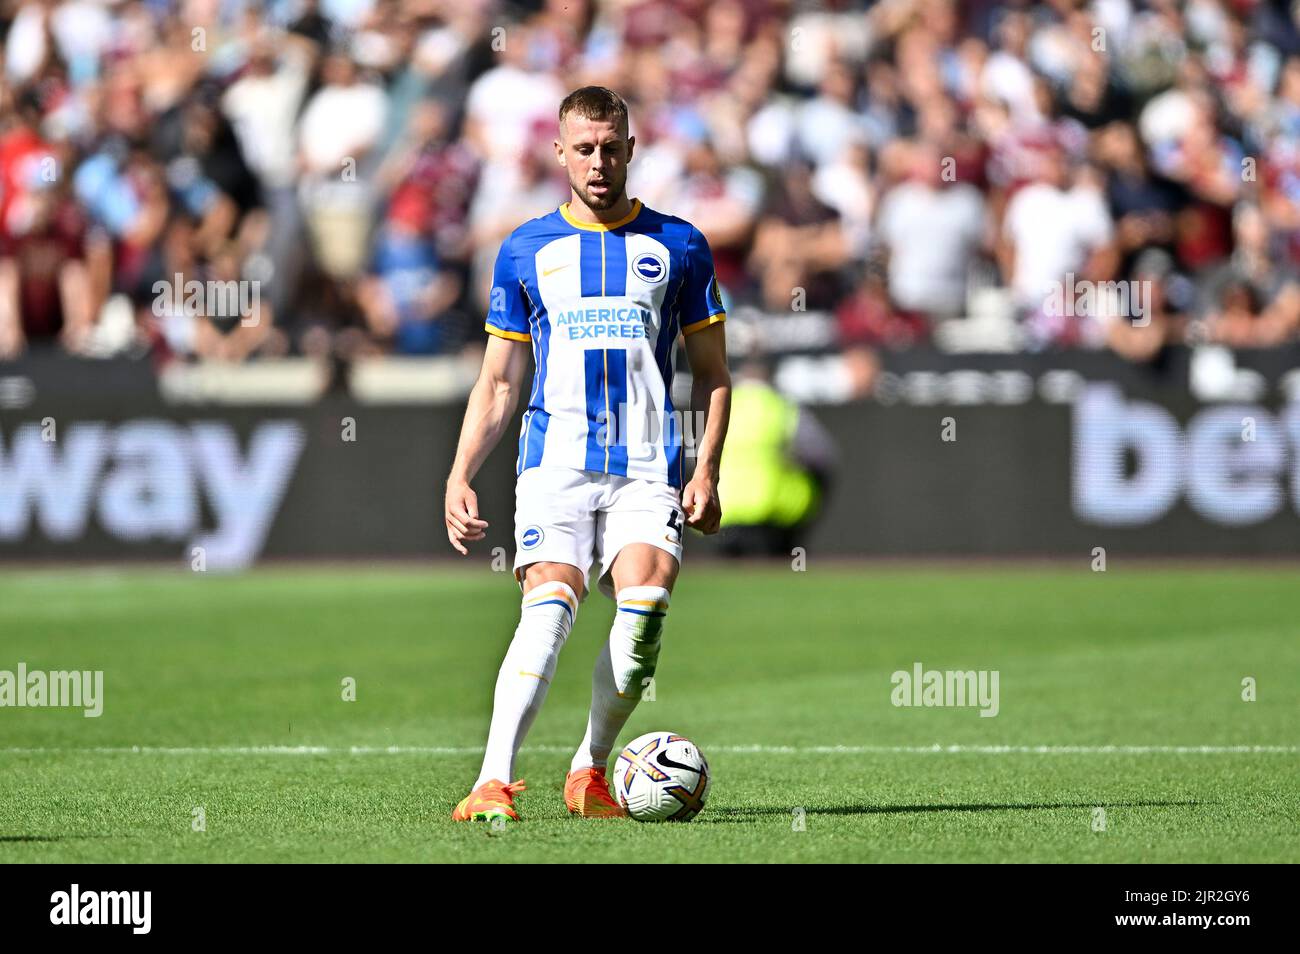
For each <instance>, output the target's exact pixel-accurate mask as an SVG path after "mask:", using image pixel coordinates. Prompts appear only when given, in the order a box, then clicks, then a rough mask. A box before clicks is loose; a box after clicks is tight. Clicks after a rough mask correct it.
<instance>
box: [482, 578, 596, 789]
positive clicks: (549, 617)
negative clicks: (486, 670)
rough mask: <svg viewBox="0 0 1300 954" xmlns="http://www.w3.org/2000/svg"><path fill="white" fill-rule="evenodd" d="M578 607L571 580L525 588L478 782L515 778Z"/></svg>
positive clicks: (499, 680)
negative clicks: (518, 758)
mask: <svg viewBox="0 0 1300 954" xmlns="http://www.w3.org/2000/svg"><path fill="white" fill-rule="evenodd" d="M577 611H578V597H577V596H576V595H574V592H573V589H572V588H571V587H570V586H569V585H568V584H567V583H561V582H559V581H558V580H557V581H554V582H551V583H543V584H541V585H540V586H535V587H533V588H532V589H531V590H529V591H528V592H527V593H525V594H524V598H523V607H522V609H521V610H520V611H519V626H518V628H517V629H516V630H515V638H514V639H512V640H511V641H510V648H509V649H507V650H506V658H505V659H504V660H502V662H501V669H500V671H499V672H498V673H497V687H496V693H495V695H494V696H493V699H492V727H491V728H490V729H489V730H488V741H487V752H485V753H484V755H483V768H482V770H481V771H480V772H479V776H478V781H477V782H475V783H474V787H475V788H478V787H479V786H480V785H482V784H483V783H484V782H486V781H488V780H490V779H497V780H498V781H501V782H506V783H509V782H511V781H513V780H514V772H515V756H516V755H518V754H519V746H521V745H523V742H524V736H526V735H527V734H528V730H529V728H531V727H532V724H533V719H535V718H536V717H537V713H538V712H539V711H541V708H542V703H543V702H544V701H545V700H546V690H547V688H548V687H549V686H550V684H551V678H552V677H553V676H554V675H555V664H556V661H557V660H558V659H559V657H560V650H561V649H562V648H563V647H564V641H565V640H566V639H567V638H568V636H569V630H571V629H572V628H573V620H574V617H575V616H576V615H577Z"/></svg>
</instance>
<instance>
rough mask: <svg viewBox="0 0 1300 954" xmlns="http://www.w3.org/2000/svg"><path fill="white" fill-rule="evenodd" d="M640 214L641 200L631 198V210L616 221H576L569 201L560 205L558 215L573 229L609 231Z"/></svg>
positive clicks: (618, 227)
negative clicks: (570, 209)
mask: <svg viewBox="0 0 1300 954" xmlns="http://www.w3.org/2000/svg"><path fill="white" fill-rule="evenodd" d="M640 214H641V200H640V199H633V200H632V211H631V212H629V213H628V214H627V215H625V216H623V218H621V219H619V220H618V221H617V222H608V223H606V222H579V221H578V220H577V219H575V218H574V217H573V215H572V214H571V213H570V212H569V203H567V202H566V203H564V205H562V206H560V215H562V216H564V221H566V222H568V223H569V224H570V225H572V226H573V227H574V228H575V229H584V230H585V231H588V232H610V231H613V230H614V229H621V228H622V227H623V226H625V225H627V224H628V223H629V222H631V221H632V220H633V219H635V218H636V217H637V216H638V215H640Z"/></svg>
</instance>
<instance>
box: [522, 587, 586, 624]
mask: <svg viewBox="0 0 1300 954" xmlns="http://www.w3.org/2000/svg"><path fill="white" fill-rule="evenodd" d="M554 602H560V603H563V604H564V605H565V606H566V607H567V608H568V610H569V616H570V617H576V616H577V615H578V597H577V594H575V593H574V592H573V587H571V586H569V584H567V583H561V582H560V581H559V580H552V581H551V582H549V583H542V584H539V585H538V586H535V587H533V588H532V589H531V590H529V591H528V592H527V593H525V594H524V596H523V601H522V606H523V608H524V609H526V610H527V609H533V608H534V607H537V606H545V605H547V604H548V603H554Z"/></svg>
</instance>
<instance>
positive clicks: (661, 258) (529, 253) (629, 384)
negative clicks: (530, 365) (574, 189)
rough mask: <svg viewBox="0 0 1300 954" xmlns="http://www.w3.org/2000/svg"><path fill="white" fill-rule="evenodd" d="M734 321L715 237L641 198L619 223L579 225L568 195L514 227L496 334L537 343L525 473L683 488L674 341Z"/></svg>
mask: <svg viewBox="0 0 1300 954" xmlns="http://www.w3.org/2000/svg"><path fill="white" fill-rule="evenodd" d="M726 317H727V316H726V312H724V311H723V308H722V296H721V293H720V291H719V289H718V282H717V278H716V276H715V275H714V273H713V256H712V254H711V253H710V252H709V245H708V243H707V242H706V241H705V239H704V236H703V235H701V234H700V232H699V230H698V229H696V228H695V227H694V226H693V225H691V224H690V223H689V222H685V221H683V220H682V219H679V218H676V217H675V216H671V215H664V214H663V213H660V212H655V211H654V210H652V209H648V208H646V207H645V206H643V205H642V204H641V202H640V200H639V199H638V200H633V202H632V211H631V213H630V214H629V215H628V216H627V218H625V219H623V220H621V221H619V222H614V223H611V224H609V225H593V224H590V223H587V222H579V221H577V220H576V219H574V218H573V217H572V215H570V214H569V208H568V203H567V202H566V203H565V204H564V205H562V206H560V208H558V209H557V210H555V211H554V212H552V213H550V214H549V215H544V216H542V217H540V218H536V219H533V220H532V221H530V222H526V223H524V224H523V225H521V226H520V227H519V228H517V229H515V230H514V231H513V232H512V233H510V237H509V238H507V239H506V240H505V242H504V243H503V244H502V246H501V252H500V254H499V255H498V256H497V262H496V270H495V274H494V276H493V281H492V295H491V305H490V308H489V310H488V318H487V330H488V331H489V332H490V333H491V334H494V335H500V336H501V337H505V338H511V339H514V340H516V341H529V342H531V343H532V346H533V359H534V361H535V363H536V372H535V374H534V377H533V386H532V391H531V392H530V394H529V398H528V409H527V410H526V411H525V412H524V418H523V426H522V427H521V429H520V434H519V461H518V465H517V466H516V473H522V472H523V471H524V470H527V469H528V468H530V467H571V468H574V469H577V470H589V471H596V472H598V473H605V474H618V475H620V476H624V477H637V478H642V479H645V480H659V481H666V482H668V483H669V484H671V485H673V486H675V487H680V486H682V421H681V417H680V415H678V414H676V413H674V409H673V402H672V381H673V344H674V342H675V341H676V339H677V334H678V332H682V333H684V334H688V335H689V334H691V333H693V332H696V331H699V330H701V329H703V328H706V327H708V326H709V325H712V324H716V323H717V322H720V321H723V320H725V319H726Z"/></svg>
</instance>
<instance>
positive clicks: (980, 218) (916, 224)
mask: <svg viewBox="0 0 1300 954" xmlns="http://www.w3.org/2000/svg"><path fill="white" fill-rule="evenodd" d="M909 151H910V156H909V161H908V166H909V170H910V173H911V175H910V177H909V179H908V180H907V181H906V182H903V183H901V184H900V185H897V186H895V187H894V188H893V189H892V190H891V191H890V192H889V194H888V195H887V196H886V197H885V199H884V201H883V202H882V203H881V206H880V214H879V216H878V217H877V219H876V230H877V233H878V235H879V238H880V240H881V242H882V243H883V244H884V246H885V249H886V251H887V253H888V256H889V295H890V299H891V300H892V302H893V304H894V306H895V307H896V308H899V309H902V310H903V311H909V312H915V313H917V314H919V315H922V316H924V317H926V318H928V319H929V320H930V321H937V320H942V319H946V318H954V317H956V316H958V315H960V314H962V313H963V311H964V309H965V307H966V280H967V276H968V273H969V271H970V268H971V265H972V264H973V262H974V259H975V256H976V255H977V254H978V253H979V251H980V249H981V246H982V244H983V243H984V241H985V236H986V232H987V224H986V222H985V213H984V199H983V197H982V196H981V195H980V193H979V191H978V190H977V189H975V188H974V187H973V186H971V185H968V184H966V183H963V182H956V181H953V180H954V178H955V175H954V174H953V173H955V165H954V166H951V167H950V169H949V171H950V175H949V176H948V177H947V178H945V176H944V162H945V158H944V157H943V156H941V155H940V154H939V150H938V149H937V148H936V147H935V146H934V144H932V143H928V142H921V143H916V144H914V145H912V146H911V147H910V150H909ZM946 161H947V162H949V163H952V162H953V160H952V159H951V158H949V159H947V160H946Z"/></svg>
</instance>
